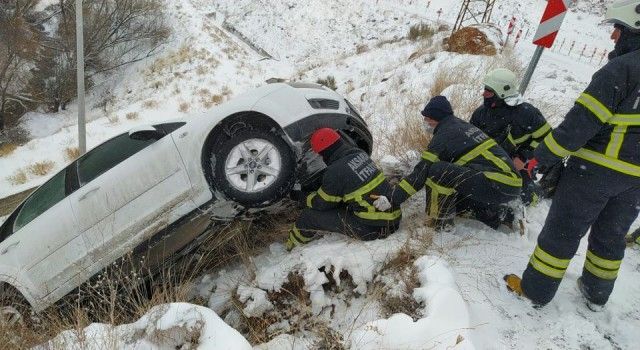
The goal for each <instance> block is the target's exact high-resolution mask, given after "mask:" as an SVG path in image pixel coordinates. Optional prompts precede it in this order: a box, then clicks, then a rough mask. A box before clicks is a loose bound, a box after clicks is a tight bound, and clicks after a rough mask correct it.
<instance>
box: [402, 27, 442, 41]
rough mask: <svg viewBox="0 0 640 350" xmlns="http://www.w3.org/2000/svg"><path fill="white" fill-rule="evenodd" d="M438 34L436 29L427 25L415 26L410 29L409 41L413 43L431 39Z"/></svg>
mask: <svg viewBox="0 0 640 350" xmlns="http://www.w3.org/2000/svg"><path fill="white" fill-rule="evenodd" d="M435 33H436V28H432V27H431V26H429V25H428V24H426V23H419V24H414V25H412V26H411V27H409V33H407V39H409V40H412V41H417V40H423V39H429V38H431V37H432V36H433V35H434V34H435Z"/></svg>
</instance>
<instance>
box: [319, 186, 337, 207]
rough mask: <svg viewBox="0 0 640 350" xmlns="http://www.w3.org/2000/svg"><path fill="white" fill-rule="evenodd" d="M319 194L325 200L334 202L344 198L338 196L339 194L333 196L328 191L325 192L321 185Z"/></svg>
mask: <svg viewBox="0 0 640 350" xmlns="http://www.w3.org/2000/svg"><path fill="white" fill-rule="evenodd" d="M318 195H319V196H320V198H322V199H324V201H325V202H334V203H338V202H341V201H342V198H340V197H338V196H332V195H330V194H327V192H325V191H324V190H323V189H322V187H320V189H319V190H318Z"/></svg>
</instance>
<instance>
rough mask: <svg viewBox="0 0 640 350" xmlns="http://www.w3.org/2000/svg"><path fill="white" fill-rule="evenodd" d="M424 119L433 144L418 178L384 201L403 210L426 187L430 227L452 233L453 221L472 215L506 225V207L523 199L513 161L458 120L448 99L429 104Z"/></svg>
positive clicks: (403, 183)
mask: <svg viewBox="0 0 640 350" xmlns="http://www.w3.org/2000/svg"><path fill="white" fill-rule="evenodd" d="M422 115H423V116H424V118H425V122H426V123H428V125H429V126H430V127H431V128H433V138H432V139H431V142H430V144H429V147H428V148H427V150H426V151H424V152H423V153H422V159H421V160H420V162H419V163H418V164H417V165H416V166H415V168H414V169H413V172H412V173H411V174H410V175H408V176H407V177H405V178H404V179H402V180H401V181H400V182H399V183H398V185H396V186H395V188H394V190H393V192H391V193H390V194H389V195H387V196H386V197H388V198H380V200H379V201H377V202H378V203H374V204H376V206H377V207H380V208H383V209H384V208H385V206H379V205H378V204H381V203H379V202H385V201H386V200H387V199H388V200H389V202H390V203H392V204H393V205H399V204H401V203H402V202H404V201H405V200H407V198H409V197H410V196H412V195H414V194H415V193H416V192H417V191H418V190H420V189H421V188H422V187H425V188H426V191H427V217H428V219H429V223H430V226H432V227H436V228H438V229H445V230H446V229H448V228H449V227H451V225H452V224H453V217H454V216H455V215H456V214H457V213H460V212H470V213H471V214H472V215H473V216H474V217H475V218H476V219H478V220H479V221H482V222H484V223H485V224H487V225H488V226H490V227H492V228H497V227H498V226H500V224H501V223H502V222H503V219H504V214H505V213H506V211H505V206H504V205H505V204H506V203H508V202H510V201H512V200H514V199H517V197H518V195H519V193H520V188H521V186H522V179H521V178H520V176H519V175H518V174H517V172H516V170H515V167H514V165H513V163H512V161H511V158H509V155H508V154H507V153H506V152H505V151H504V150H503V149H502V148H501V147H500V146H499V145H498V144H497V143H496V141H495V140H493V139H491V138H489V136H487V135H486V134H485V133H484V132H482V131H481V130H480V129H478V128H476V127H475V126H473V125H471V124H469V123H467V122H465V121H463V120H461V119H458V118H457V117H455V116H454V115H453V110H452V108H451V104H450V103H449V101H447V99H446V97H443V96H436V97H434V98H432V99H431V101H429V103H428V104H427V105H426V107H425V108H424V110H423V111H422Z"/></svg>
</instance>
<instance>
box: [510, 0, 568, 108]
mask: <svg viewBox="0 0 640 350" xmlns="http://www.w3.org/2000/svg"><path fill="white" fill-rule="evenodd" d="M570 5H571V0H548V2H547V8H546V9H545V10H544V14H543V15H542V20H541V21H540V26H539V27H538V30H537V31H536V34H535V35H534V37H533V43H534V44H536V45H538V47H537V48H536V51H535V53H534V54H533V58H532V59H531V63H529V68H527V72H526V73H525V75H524V77H523V79H522V84H520V93H521V94H523V95H524V93H525V91H526V90H527V87H528V86H529V82H531V77H533V73H534V72H535V70H536V67H537V66H538V62H540V57H542V53H543V52H544V49H545V48H547V49H549V48H551V47H552V46H553V42H554V41H555V40H556V36H558V31H559V30H560V26H561V25H562V22H563V21H564V17H565V16H566V14H567V9H568V8H569V6H570Z"/></svg>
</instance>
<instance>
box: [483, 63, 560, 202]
mask: <svg viewBox="0 0 640 350" xmlns="http://www.w3.org/2000/svg"><path fill="white" fill-rule="evenodd" d="M517 84H518V79H517V77H516V75H515V74H514V73H513V72H511V71H510V70H508V69H504V68H501V69H496V70H493V71H491V72H489V73H488V74H487V76H486V77H485V79H484V85H485V88H484V93H483V97H484V104H483V105H482V106H481V107H479V108H478V109H476V111H475V112H473V115H472V116H471V120H470V123H471V124H472V125H474V126H476V127H478V128H479V129H480V130H482V131H484V132H485V133H486V134H487V135H489V136H490V137H491V138H493V139H494V140H496V142H497V143H498V144H499V145H500V146H501V147H502V148H503V149H504V150H505V151H507V153H508V154H509V156H510V157H511V158H512V159H513V160H514V163H515V165H516V169H518V171H519V172H520V176H522V179H523V186H522V193H521V195H520V197H521V198H522V201H523V202H524V204H525V205H529V204H534V205H535V204H536V203H537V202H538V198H539V196H540V195H541V194H542V190H541V189H540V188H539V186H538V185H537V184H536V183H535V182H533V180H532V178H531V170H532V169H533V168H534V167H535V165H536V162H535V158H534V156H533V150H534V149H535V148H536V147H537V146H538V145H539V144H540V142H541V141H542V140H543V139H544V137H545V136H547V134H549V133H550V132H551V126H550V125H549V124H548V123H547V121H546V120H545V118H544V116H542V113H540V111H539V110H538V109H537V108H536V107H534V106H532V105H531V104H529V103H527V102H524V99H523V98H522V95H520V92H518V89H517Z"/></svg>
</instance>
